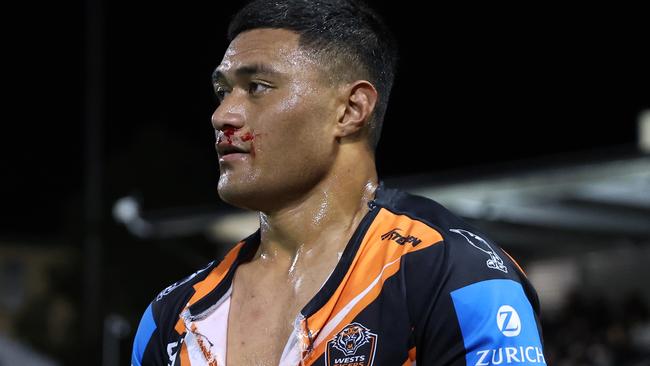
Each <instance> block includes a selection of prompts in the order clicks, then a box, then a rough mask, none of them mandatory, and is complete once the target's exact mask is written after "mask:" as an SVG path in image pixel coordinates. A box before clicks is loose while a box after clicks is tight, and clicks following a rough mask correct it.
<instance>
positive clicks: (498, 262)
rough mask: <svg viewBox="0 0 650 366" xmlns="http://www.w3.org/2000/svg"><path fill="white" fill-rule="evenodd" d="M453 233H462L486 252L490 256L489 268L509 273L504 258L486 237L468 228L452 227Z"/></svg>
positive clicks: (477, 247)
mask: <svg viewBox="0 0 650 366" xmlns="http://www.w3.org/2000/svg"><path fill="white" fill-rule="evenodd" d="M449 231H451V232H452V233H456V234H459V235H462V236H463V237H464V238H465V240H467V242H468V243H470V244H471V245H472V246H473V247H474V248H476V249H478V250H480V251H481V252H483V253H485V254H487V255H488V257H490V258H489V259H488V260H487V262H485V263H486V264H487V266H488V268H492V269H497V270H499V271H502V272H504V273H508V267H506V266H505V265H504V264H503V259H501V257H499V255H498V254H497V253H496V252H495V251H494V249H492V247H491V246H490V244H488V243H487V241H485V239H483V238H481V237H480V236H478V235H476V234H474V233H471V232H469V231H467V230H463V229H451V230H449Z"/></svg>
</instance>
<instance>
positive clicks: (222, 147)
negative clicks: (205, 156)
mask: <svg viewBox="0 0 650 366" xmlns="http://www.w3.org/2000/svg"><path fill="white" fill-rule="evenodd" d="M217 153H219V156H220V157H223V156H226V155H230V154H248V153H249V150H248V149H246V148H245V147H243V146H238V145H234V144H231V143H229V142H220V143H217Z"/></svg>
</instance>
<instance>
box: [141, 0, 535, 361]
mask: <svg viewBox="0 0 650 366" xmlns="http://www.w3.org/2000/svg"><path fill="white" fill-rule="evenodd" d="M229 38H230V40H231V43H230V46H229V47H228V49H227V51H226V53H225V55H224V57H223V60H222V61H221V64H220V65H219V66H218V67H217V68H216V70H215V73H214V85H215V90H216V94H217V96H218V98H219V100H220V104H219V106H218V108H217V109H216V111H215V112H214V114H213V116H212V124H213V126H214V128H215V130H216V135H217V139H216V140H217V143H216V147H217V151H218V156H219V167H220V178H219V185H218V189H219V195H220V197H221V198H222V199H223V200H224V201H226V202H229V203H230V204H232V205H235V206H238V207H242V208H246V209H250V210H255V211H258V212H259V215H260V228H259V230H258V231H257V232H256V233H254V234H253V235H251V236H250V237H248V238H246V239H244V240H242V241H241V242H240V243H238V244H237V245H236V246H235V247H234V248H233V249H232V250H231V251H230V252H229V253H228V254H227V255H226V256H225V258H224V259H223V260H222V261H220V262H214V263H211V264H210V265H209V266H208V267H207V268H205V269H202V270H200V271H199V272H197V273H195V274H193V275H192V276H190V277H188V278H186V279H185V280H182V281H180V282H178V283H176V284H174V285H172V286H170V287H168V288H167V289H165V290H164V291H163V292H161V293H160V294H159V295H158V296H157V297H156V299H155V300H154V301H153V302H152V303H151V305H149V308H148V309H147V310H146V311H145V314H144V316H143V319H142V321H141V324H140V327H139V329H138V332H137V335H136V339H135V344H134V350H133V358H132V363H133V364H134V365H182V366H187V365H192V366H196V365H278V364H280V365H348V366H351V365H366V366H370V365H414V364H416V362H417V364H418V365H466V364H467V365H489V364H517V365H528V364H535V365H537V364H544V363H545V362H544V356H543V353H542V345H541V336H540V332H539V323H538V314H537V313H538V302H537V297H536V294H535V292H534V289H533V288H532V287H531V285H530V284H529V283H528V281H527V280H526V278H525V276H524V274H523V273H522V271H521V270H520V269H519V268H518V267H517V265H516V264H515V262H514V261H513V260H511V259H510V258H509V257H508V256H507V255H506V253H505V252H503V251H502V250H501V249H499V248H498V247H497V246H496V245H494V244H493V243H492V242H490V241H489V240H488V239H486V237H485V236H484V235H483V234H480V233H479V232H478V231H477V230H475V229H472V228H470V227H469V226H468V225H467V224H466V223H464V222H463V221H461V220H460V219H458V218H457V217H455V216H453V215H452V214H451V213H449V212H448V211H446V210H445V209H444V208H443V207H441V206H440V205H438V204H436V203H435V202H433V201H430V200H427V199H424V198H421V197H416V196H410V195H408V194H405V193H403V192H400V191H397V190H392V189H388V188H386V187H383V186H382V185H381V184H380V183H379V181H378V178H377V173H376V169H375V160H374V148H375V146H376V144H377V141H378V138H379V132H380V130H381V124H382V120H383V116H384V112H385V110H386V106H387V102H388V95H389V93H390V89H391V86H392V83H393V75H394V70H395V64H396V51H395V50H396V47H395V43H394V41H393V37H392V35H391V34H390V32H389V31H388V30H387V29H386V27H385V25H384V24H383V22H382V21H381V20H380V19H379V17H378V16H377V15H376V14H375V13H374V12H372V11H371V10H370V9H368V8H367V7H366V6H365V5H363V4H361V3H359V2H356V1H352V0H325V1H309V0H288V1H275V0H257V1H253V2H252V3H249V4H248V5H247V6H246V7H244V8H243V9H242V10H240V12H239V13H238V14H237V15H236V16H235V18H234V19H233V21H232V23H231V24H230V28H229Z"/></svg>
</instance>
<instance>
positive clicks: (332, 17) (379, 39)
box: [228, 0, 398, 148]
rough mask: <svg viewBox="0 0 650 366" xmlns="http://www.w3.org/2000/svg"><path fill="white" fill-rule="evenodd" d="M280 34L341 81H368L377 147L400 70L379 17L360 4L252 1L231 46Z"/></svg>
mask: <svg viewBox="0 0 650 366" xmlns="http://www.w3.org/2000/svg"><path fill="white" fill-rule="evenodd" d="M259 28H279V29H287V30H291V31H294V32H296V33H298V34H299V35H300V41H299V42H300V43H299V44H300V46H301V47H303V48H305V49H308V50H310V51H314V53H315V54H316V55H318V56H320V58H321V61H322V62H323V63H326V64H327V65H331V66H333V67H334V70H333V72H332V74H333V75H337V78H338V80H346V79H347V80H346V81H352V80H356V79H360V78H362V79H366V78H367V79H368V81H370V82H371V83H372V84H373V85H374V86H375V88H376V89H377V92H378V94H379V95H378V100H377V104H376V106H375V111H374V113H373V116H372V118H371V120H370V122H369V128H370V141H369V142H370V144H371V146H372V147H373V148H376V147H377V143H378V142H379V137H380V135H381V127H382V124H383V120H384V115H385V114H386V108H387V106H388V98H389V96H390V91H391V89H392V87H393V81H394V79H395V73H396V69H397V54H398V52H397V41H396V39H395V37H394V35H393V34H392V32H391V31H390V29H388V27H387V26H386V24H385V23H384V21H383V20H382V19H381V17H380V16H379V14H377V12H375V11H374V10H373V9H371V8H370V7H369V6H368V5H367V4H366V3H364V2H363V1H361V0H253V1H250V2H249V3H248V4H246V5H245V6H244V7H243V8H242V9H241V10H239V12H237V14H235V16H234V17H233V19H232V21H231V22H230V25H229V27H228V41H230V42H232V40H233V39H234V38H235V37H237V35H238V34H240V33H242V32H245V31H247V30H252V29H259Z"/></svg>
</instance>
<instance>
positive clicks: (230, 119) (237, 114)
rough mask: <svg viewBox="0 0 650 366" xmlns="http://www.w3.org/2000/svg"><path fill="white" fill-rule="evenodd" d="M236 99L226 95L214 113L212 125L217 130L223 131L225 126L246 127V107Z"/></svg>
mask: <svg viewBox="0 0 650 366" xmlns="http://www.w3.org/2000/svg"><path fill="white" fill-rule="evenodd" d="M234 99H235V98H233V97H232V96H228V97H226V98H225V99H224V100H223V101H222V102H221V103H220V104H219V106H217V109H215V111H214V113H212V118H211V121H212V127H214V129H215V130H217V131H223V130H224V129H225V128H235V129H240V128H242V127H244V123H245V113H244V108H243V106H242V105H241V103H236V101H235V100H234Z"/></svg>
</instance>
